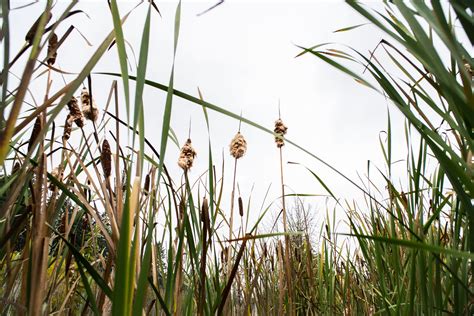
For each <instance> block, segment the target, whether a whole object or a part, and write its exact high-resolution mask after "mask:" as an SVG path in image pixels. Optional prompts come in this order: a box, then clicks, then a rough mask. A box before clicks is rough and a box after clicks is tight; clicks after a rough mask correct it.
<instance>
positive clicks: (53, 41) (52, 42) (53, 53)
mask: <svg viewBox="0 0 474 316" xmlns="http://www.w3.org/2000/svg"><path fill="white" fill-rule="evenodd" d="M57 56H58V36H57V35H56V33H53V34H51V37H50V38H49V41H48V59H47V63H48V65H51V66H52V65H54V63H55V62H56V57H57Z"/></svg>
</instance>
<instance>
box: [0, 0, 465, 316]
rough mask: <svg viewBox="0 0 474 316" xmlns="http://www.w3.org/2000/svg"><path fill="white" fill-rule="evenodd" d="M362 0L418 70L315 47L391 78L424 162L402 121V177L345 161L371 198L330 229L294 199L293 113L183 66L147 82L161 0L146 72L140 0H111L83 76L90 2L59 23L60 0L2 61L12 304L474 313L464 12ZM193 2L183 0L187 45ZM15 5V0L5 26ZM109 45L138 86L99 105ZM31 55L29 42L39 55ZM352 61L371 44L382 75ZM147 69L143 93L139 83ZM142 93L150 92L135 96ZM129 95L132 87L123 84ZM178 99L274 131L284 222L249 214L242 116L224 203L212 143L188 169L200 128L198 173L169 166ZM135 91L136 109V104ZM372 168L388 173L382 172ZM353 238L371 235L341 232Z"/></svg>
mask: <svg viewBox="0 0 474 316" xmlns="http://www.w3.org/2000/svg"><path fill="white" fill-rule="evenodd" d="M349 4H350V5H351V6H352V7H354V8H355V9H356V10H357V11H358V12H360V13H361V14H362V15H364V16H365V17H366V18H367V19H368V20H369V21H371V22H372V23H373V24H375V25H376V26H377V27H379V28H380V29H382V30H383V31H385V32H386V33H387V34H388V35H389V37H390V38H391V39H392V40H393V41H394V42H395V41H397V42H398V44H396V45H395V43H392V42H390V41H389V40H383V41H382V42H381V44H380V45H379V47H383V48H384V49H385V52H386V53H387V54H388V57H389V58H390V60H392V61H393V62H394V64H395V66H396V67H399V70H400V71H401V73H402V74H404V75H405V76H406V78H404V79H403V80H402V82H401V81H398V79H397V78H398V76H394V75H391V74H390V73H388V72H387V71H386V70H385V68H384V65H380V64H379V63H378V60H379V59H377V57H378V56H377V55H375V53H376V52H374V56H368V57H365V56H364V55H363V54H358V55H357V56H355V57H352V56H350V55H349V54H348V53H345V52H342V51H336V50H333V49H331V50H328V51H326V50H315V49H304V51H303V54H304V53H311V54H313V55H315V56H317V57H319V58H320V59H322V60H324V61H327V62H329V63H330V64H332V65H336V66H337V67H338V68H339V69H341V70H343V71H345V72H347V73H348V74H350V75H351V76H353V77H355V78H356V79H357V81H358V82H362V83H364V84H365V85H366V86H369V87H372V88H374V89H376V90H378V91H381V92H384V94H385V95H386V96H387V97H388V98H389V99H390V100H391V101H392V102H393V104H394V105H395V106H396V107H397V108H398V109H399V110H400V111H401V112H402V113H403V114H404V115H405V117H406V119H407V121H406V127H405V129H406V133H405V135H406V139H407V155H406V156H407V159H406V161H405V163H406V170H407V174H406V177H405V178H404V181H402V184H399V182H398V181H397V180H394V177H393V171H392V170H393V168H394V167H393V165H394V159H393V158H392V157H393V155H394V154H393V153H392V149H391V136H392V128H391V125H390V124H391V122H390V120H389V121H388V122H389V126H388V129H387V135H388V138H387V140H386V142H385V143H383V146H382V153H383V155H384V157H385V160H386V171H385V172H384V173H381V174H382V177H383V179H384V180H385V183H386V189H385V191H384V190H382V189H380V188H376V187H364V186H362V185H359V184H357V183H355V182H353V181H352V180H350V179H349V178H347V177H346V176H344V175H343V177H344V178H346V179H347V180H349V181H351V182H352V183H353V184H354V185H355V186H356V187H358V188H359V189H361V190H362V191H363V193H364V194H365V197H366V201H367V203H366V205H364V206H362V205H361V204H349V203H347V204H346V205H345V206H342V203H340V202H339V200H337V199H335V200H336V203H337V205H338V207H344V209H345V211H346V213H347V225H348V226H349V228H350V234H349V236H340V235H338V234H337V230H336V229H335V225H337V223H335V219H334V217H332V218H331V215H330V214H333V216H334V211H333V210H332V209H329V208H328V209H327V210H326V214H327V218H326V220H324V221H323V222H321V223H320V226H318V227H316V229H315V230H316V231H317V232H318V233H316V234H315V233H314V231H315V230H314V229H311V227H312V224H311V218H313V217H314V211H313V210H309V209H307V208H306V207H303V205H302V204H297V205H296V206H290V207H288V204H287V199H288V195H287V194H286V193H285V180H284V168H283V167H284V165H285V164H284V159H283V148H284V145H285V144H291V145H296V144H295V143H293V142H291V141H290V140H288V139H286V138H285V137H284V136H285V134H286V132H287V127H286V126H285V125H284V124H283V121H282V120H281V118H279V119H278V120H277V121H276V122H275V126H274V130H273V131H272V130H270V129H267V128H264V127H263V126H261V125H259V124H257V123H255V122H252V121H249V120H247V119H245V118H244V117H242V116H239V115H236V114H234V113H230V112H228V111H226V110H224V109H222V108H220V107H217V106H215V105H213V104H211V103H208V102H207V101H204V100H203V99H202V96H200V97H199V98H196V97H193V96H191V95H188V94H186V93H184V92H181V91H179V90H177V89H174V87H173V82H174V80H173V73H174V72H173V71H172V72H171V77H170V81H169V84H168V86H164V85H161V84H158V83H156V82H154V81H151V80H145V78H146V64H147V58H148V55H149V52H148V47H149V45H148V44H149V41H150V27H151V26H150V25H151V23H150V21H151V18H152V16H153V15H154V14H155V13H156V11H158V10H157V6H156V4H155V3H154V2H153V1H150V2H148V3H146V5H147V11H146V17H145V19H144V26H143V33H142V34H143V37H142V45H141V51H140V54H139V56H140V57H139V61H138V68H137V71H136V73H137V76H136V77H134V76H131V75H129V73H128V72H129V69H128V65H127V58H128V56H127V50H126V49H125V43H126V40H125V38H124V35H123V34H124V32H123V27H124V26H123V25H124V23H126V20H127V17H128V15H129V13H127V14H125V15H121V14H120V10H119V7H118V5H117V1H110V13H111V15H112V18H113V22H114V28H113V30H111V32H110V33H109V35H107V37H106V38H105V39H104V41H103V42H102V43H101V44H100V45H99V46H98V47H97V50H96V52H95V53H94V54H93V56H92V57H91V58H90V59H89V60H88V61H86V62H85V64H84V66H83V70H82V71H80V72H79V74H76V75H71V74H68V72H67V71H61V69H59V71H58V69H57V68H54V67H53V65H56V60H60V59H62V58H64V56H62V55H61V45H62V44H64V43H65V44H66V45H67V43H68V41H67V38H68V35H69V34H70V31H68V32H65V33H64V34H61V29H62V28H60V26H61V25H62V24H64V23H65V21H67V19H68V18H69V17H70V16H72V15H74V14H79V13H81V12H82V11H80V10H73V9H74V6H75V5H76V3H75V2H73V3H71V4H70V5H69V6H68V7H67V9H66V11H64V12H60V13H59V14H57V16H58V17H59V18H58V19H57V20H54V19H53V15H52V3H51V1H48V2H47V3H46V5H45V8H44V13H42V14H41V15H40V17H39V18H38V19H37V20H36V21H35V22H34V23H32V27H31V28H30V30H29V31H28V32H27V34H26V36H25V41H26V43H25V45H24V47H23V48H22V49H21V50H20V52H18V54H17V55H16V56H15V57H13V58H10V56H9V54H5V55H4V57H3V58H4V68H3V70H2V74H1V82H2V87H4V88H3V90H2V103H1V108H0V280H1V281H2V282H1V284H2V286H1V287H0V296H1V300H2V302H3V304H2V306H1V308H0V309H1V311H2V314H21V315H23V314H33V315H41V314H78V313H81V314H95V315H100V314H113V315H131V314H133V315H143V314H144V313H145V314H147V315H171V314H175V315H181V314H198V315H215V314H228V315H240V314H245V315H253V314H260V315H267V314H288V315H297V314H298V315H299V314H309V315H316V314H318V315H319V314H330V315H334V314H336V315H360V314H364V315H375V314H380V313H386V314H408V315H413V314H425V315H441V314H456V315H460V314H472V313H473V301H474V300H473V297H474V294H473V293H474V283H473V282H472V278H473V269H474V264H473V260H474V255H473V253H474V216H473V214H474V208H473V205H472V201H473V189H474V186H473V174H474V172H473V170H472V166H473V160H472V151H473V130H472V126H474V121H473V117H474V115H473V113H474V112H473V108H474V103H473V100H474V99H473V93H472V69H473V68H474V62H473V59H472V56H470V54H469V51H468V50H466V49H465V48H464V46H463V45H462V43H461V42H460V41H459V40H458V38H457V37H456V33H457V31H456V28H455V25H454V24H453V23H451V21H450V19H447V18H446V17H447V16H449V15H447V13H446V11H445V9H443V7H442V6H441V5H439V4H437V3H436V2H433V3H432V5H431V7H427V6H426V5H425V4H424V3H422V2H413V3H412V4H411V6H410V7H408V6H407V5H406V4H405V3H404V2H401V1H396V4H395V5H392V4H387V10H388V11H387V12H389V13H388V15H387V16H384V17H383V19H384V21H385V22H388V25H386V24H384V23H383V22H382V21H381V20H379V19H380V18H379V17H377V16H375V15H373V14H372V13H370V12H369V11H367V10H366V9H365V8H363V7H361V6H360V5H359V4H358V3H356V2H353V1H349ZM142 5H145V4H142ZM448 9H449V10H451V11H452V12H451V11H450V12H451V14H454V15H456V17H457V19H458V20H459V21H460V23H461V26H460V27H461V28H463V29H464V30H466V34H467V35H468V39H469V40H470V41H471V44H472V43H474V40H473V37H472V32H469V30H470V29H471V28H470V25H471V24H472V23H471V22H472V21H470V20H469V18H468V17H469V10H468V7H467V6H465V5H464V4H457V5H453V6H452V7H449V8H448ZM180 10H181V4H180V3H179V4H178V6H177V9H176V15H175V17H176V24H175V26H176V29H175V37H174V38H175V41H177V40H178V38H179V37H178V35H179V21H180ZM414 10H416V12H417V14H418V19H424V21H425V22H426V23H427V26H428V31H426V29H425V26H422V25H420V24H419V21H418V19H417V18H414V17H413V11H414ZM471 11H472V9H471ZM158 13H159V11H158ZM471 13H472V12H471ZM55 16H56V14H55ZM8 17H9V7H8V3H7V2H5V1H4V3H3V4H2V18H3V19H4V20H3V21H4V25H6V26H8V25H9V21H8ZM10 23H11V21H10ZM350 29H352V28H350ZM9 34H10V33H9V32H8V28H7V29H6V31H5V32H4V33H2V41H5V42H4V43H9V41H11V40H14V39H11V38H10V35H9ZM435 35H437V36H438V37H437V39H440V40H441V43H442V44H444V45H445V46H446V47H447V48H448V50H449V52H450V53H451V56H450V57H451V64H450V66H449V67H448V66H447V65H448V64H447V63H446V62H444V61H443V59H442V56H440V55H438V53H437V52H438V50H437V46H435V45H434V44H433V42H434V41H433V40H432V39H433V37H434V36H435ZM176 44H177V43H175V45H174V47H175V49H176V47H177V45H176ZM400 45H401V46H402V47H404V48H405V49H406V51H403V50H401V49H400V48H399V46H400ZM6 46H7V47H8V44H6ZM109 47H113V49H114V50H115V51H116V53H117V54H118V56H119V62H120V65H119V67H120V69H121V71H120V73H117V74H108V75H109V76H116V77H120V78H121V81H122V85H119V84H118V82H117V81H113V82H112V84H111V88H110V93H109V96H108V99H107V102H104V103H103V106H102V103H98V104H100V105H101V106H100V107H99V106H97V104H96V103H95V99H97V100H105V99H106V98H107V95H103V94H101V93H96V94H94V97H93V96H92V87H93V84H94V82H93V80H92V79H93V78H92V76H91V72H92V70H93V69H94V66H95V65H96V63H97V62H98V60H100V59H101V58H103V57H104V56H105V54H106V53H107V51H108V48H109ZM318 47H319V48H321V46H318ZM27 51H30V55H29V56H26V55H25V54H24V53H25V52H27ZM175 53H176V52H175ZM338 57H343V58H344V60H346V61H347V60H351V61H356V60H357V58H361V59H362V60H360V61H361V63H362V64H363V65H364V66H365V69H366V71H367V73H368V74H369V75H370V76H372V78H373V79H375V81H376V82H377V84H378V85H375V84H373V83H371V82H370V81H369V80H366V79H364V77H363V76H362V75H361V76H359V75H357V74H355V72H353V71H351V70H349V68H347V67H346V66H344V65H342V64H339V63H338V62H337V61H336V60H337V58H338ZM356 57H357V58H356ZM41 58H43V59H44V61H43V62H41V63H40V62H38V61H41ZM398 59H401V60H403V63H400V62H398ZM22 62H23V63H24V67H23V68H22V69H23V73H22V75H21V76H20V82H19V84H18V86H17V87H16V88H15V89H13V90H9V89H7V88H6V87H7V86H8V82H9V80H10V79H11V78H10V77H11V76H10V72H12V71H14V70H16V68H15V67H17V65H18V64H21V63H22ZM405 64H408V65H409V67H410V69H408V68H406V67H405V66H403V65H405ZM420 65H422V66H420ZM413 74H415V75H413ZM63 75H64V76H65V78H67V80H66V79H64V82H66V83H65V84H64V85H63V86H62V87H61V88H59V89H58V90H57V91H51V89H52V87H53V86H54V85H53V84H52V83H53V82H55V83H56V82H63V78H62V76H63ZM32 78H36V79H35V80H45V81H46V89H45V91H44V101H43V103H42V104H39V105H38V106H36V107H35V108H34V109H33V110H31V111H28V110H26V109H24V103H25V102H26V101H27V99H26V96H27V90H28V89H29V84H30V81H31V80H32ZM132 80H133V81H135V83H136V84H135V85H134V86H135V91H131V85H130V81H132ZM86 82H87V88H86V87H85V85H84V83H86ZM145 86H147V87H148V88H150V89H158V90H162V91H164V92H166V93H167V98H166V103H165V110H164V114H163V126H162V138H161V142H160V143H159V148H155V147H154V146H153V141H154V140H151V139H148V138H147V137H146V135H145V134H144V124H145V119H144V117H145V116H144V111H145V108H144V104H143V101H141V100H142V97H143V93H144V89H145ZM94 91H95V90H94ZM132 92H134V95H135V98H136V102H135V104H132V103H131V100H130V95H131V94H132ZM78 93H80V95H79V96H77V94H78ZM121 93H123V99H122V98H119V97H118V95H119V94H121ZM75 96H77V97H75ZM113 96H114V97H113ZM176 96H177V97H181V98H184V99H186V100H187V101H189V102H191V103H192V104H194V105H196V106H199V107H202V108H203V109H204V113H205V117H206V122H207V124H208V127H209V124H211V123H212V122H208V121H207V118H208V117H207V110H208V109H212V110H214V111H218V112H220V113H222V114H225V115H228V116H231V117H233V118H235V119H238V120H239V122H244V123H249V124H251V125H253V126H255V127H258V128H260V129H261V130H263V131H264V132H266V133H268V134H269V135H272V136H273V137H274V139H275V142H276V145H277V148H278V151H279V161H280V170H279V172H280V175H281V197H280V198H281V199H279V201H281V202H280V203H281V205H282V210H281V221H282V224H283V231H281V232H278V231H276V232H275V231H273V230H271V231H269V232H266V231H264V228H263V227H262V224H261V223H262V220H263V218H264V216H265V214H267V213H268V212H269V211H270V210H271V209H272V207H273V205H272V204H270V205H268V206H267V207H266V208H265V209H263V210H262V212H261V215H260V216H259V217H258V219H257V220H256V222H255V223H250V222H249V220H248V214H249V210H250V208H251V207H252V208H253V207H254V206H252V205H250V202H246V201H247V200H246V199H245V197H242V196H240V192H239V190H236V184H237V177H238V173H237V165H238V163H237V162H238V161H239V160H240V159H244V155H245V154H246V151H247V141H246V140H245V138H244V137H243V135H242V134H241V133H240V125H239V131H238V133H237V134H236V135H235V136H234V138H233V139H232V140H231V143H230V146H229V151H230V155H231V157H232V159H234V171H233V179H232V189H231V192H230V205H229V206H227V205H224V204H225V203H224V201H226V200H225V199H224V198H223V195H224V194H225V192H226V189H227V188H226V186H225V185H224V181H223V179H224V174H223V173H220V174H219V172H217V171H216V168H215V165H214V162H213V157H212V148H211V146H210V145H209V156H208V158H207V159H208V161H209V167H208V168H207V170H205V172H203V173H191V172H189V171H190V169H191V168H193V163H194V159H195V158H196V157H197V156H196V149H195V148H193V146H192V143H191V139H190V138H189V139H187V141H186V142H185V143H184V145H183V147H182V148H181V151H180V155H179V157H176V158H177V161H178V165H179V166H180V167H181V168H182V169H183V172H182V175H178V176H174V177H173V175H172V174H170V172H169V171H168V169H167V167H166V164H165V158H166V159H167V160H168V159H171V158H170V157H168V156H169V155H166V154H167V140H168V135H169V132H170V117H171V111H172V103H173V98H174V97H176ZM122 100H123V101H122ZM120 102H123V103H124V105H125V108H126V109H127V113H126V114H127V115H125V113H120V111H119V109H121V108H123V107H122V106H121V105H122V104H120ZM79 103H80V104H79ZM132 106H134V110H133V111H131V107H132ZM109 108H114V109H115V111H108V109H109ZM428 111H429V112H430V113H431V114H430V115H429V116H428V115H426V113H427V112H428ZM101 114H104V115H102V116H101ZM99 117H101V119H99ZM122 117H127V119H126V121H125V120H123V119H122ZM64 118H65V120H64ZM106 118H107V119H106ZM57 122H65V123H64V126H63V128H64V129H63V132H62V134H61V133H57V130H58V128H57V127H58V126H60V125H58V124H57ZM28 127H29V129H30V130H31V132H27V128H28ZM124 133H125V134H127V136H128V137H123V135H124ZM127 140H130V142H127ZM415 144H416V147H415ZM296 146H297V147H299V146H298V145H296ZM299 148H300V149H301V150H303V151H305V152H306V153H309V154H310V155H311V156H313V157H315V158H316V159H318V160H319V158H318V157H317V156H315V155H314V154H312V153H310V152H309V151H307V150H305V149H304V148H302V147H299ZM203 156H204V155H203ZM199 157H201V156H199ZM322 162H323V163H324V164H326V165H327V166H329V167H330V168H333V170H335V171H336V173H339V174H340V172H338V171H337V170H336V169H335V168H334V167H332V166H330V165H329V164H327V163H325V162H324V161H322ZM99 164H100V166H99ZM433 165H434V167H433ZM311 172H312V171H311ZM196 174H200V175H196ZM312 174H313V175H316V173H314V172H312ZM316 178H317V180H318V182H319V183H321V184H323V187H324V189H326V190H327V191H328V192H329V193H330V196H331V197H334V196H333V195H332V193H331V191H330V190H329V188H328V187H327V186H326V185H325V184H324V182H322V180H321V179H320V178H319V177H318V176H316ZM368 182H369V183H374V182H372V181H371V179H370V178H369V181H368ZM237 192H239V196H236V193H237ZM373 192H379V194H378V195H377V196H375V195H374V193H373ZM334 198H335V197H334ZM234 204H236V205H237V206H236V207H237V208H238V212H239V215H240V218H241V224H240V228H239V229H238V230H236V229H235V228H234V224H236V223H238V221H236V220H235V218H234ZM319 213H321V212H319ZM244 218H245V220H244ZM278 221H280V219H278ZM343 237H344V238H351V239H347V240H351V241H354V240H356V241H357V243H356V244H355V245H354V243H350V242H347V243H345V244H343V246H341V242H340V238H343Z"/></svg>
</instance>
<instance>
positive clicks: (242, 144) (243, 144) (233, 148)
mask: <svg viewBox="0 0 474 316" xmlns="http://www.w3.org/2000/svg"><path fill="white" fill-rule="evenodd" d="M229 147H230V154H231V155H232V157H234V158H235V159H239V158H241V157H242V156H243V155H245V152H246V151H247V141H246V140H245V138H244V136H243V135H242V134H240V132H238V133H237V134H235V136H234V138H233V139H232V141H231V142H230V146H229Z"/></svg>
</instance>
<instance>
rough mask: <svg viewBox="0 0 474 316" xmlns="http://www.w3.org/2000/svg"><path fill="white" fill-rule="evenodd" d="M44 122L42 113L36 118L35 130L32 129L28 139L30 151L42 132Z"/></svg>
mask: <svg viewBox="0 0 474 316" xmlns="http://www.w3.org/2000/svg"><path fill="white" fill-rule="evenodd" d="M42 125H43V122H42V118H41V115H40V116H38V117H37V118H36V121H35V125H34V126H33V131H31V136H30V140H29V141H28V151H30V149H31V147H33V143H34V142H35V141H36V139H37V138H38V135H39V133H41V128H42Z"/></svg>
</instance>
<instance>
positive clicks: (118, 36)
mask: <svg viewBox="0 0 474 316" xmlns="http://www.w3.org/2000/svg"><path fill="white" fill-rule="evenodd" d="M110 11H111V13H112V20H113V22H114V33H115V42H116V44H117V52H118V55H119V62H120V71H121V73H122V75H121V77H122V83H123V90H124V93H125V108H126V113H127V122H130V83H129V78H128V67H127V50H126V49H125V39H124V36H123V29H122V22H121V21H120V13H119V9H118V4H117V0H111V1H110Z"/></svg>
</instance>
